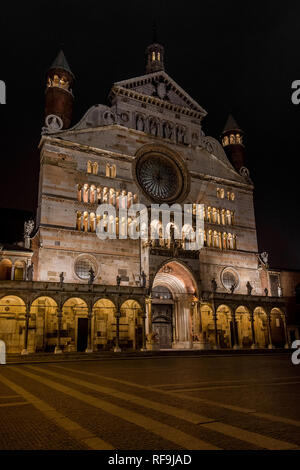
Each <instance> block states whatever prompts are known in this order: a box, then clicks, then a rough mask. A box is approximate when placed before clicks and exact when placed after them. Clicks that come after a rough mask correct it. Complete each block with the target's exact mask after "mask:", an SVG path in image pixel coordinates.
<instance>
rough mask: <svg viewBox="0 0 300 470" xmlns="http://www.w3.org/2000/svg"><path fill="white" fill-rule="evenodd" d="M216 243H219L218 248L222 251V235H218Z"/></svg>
mask: <svg viewBox="0 0 300 470" xmlns="http://www.w3.org/2000/svg"><path fill="white" fill-rule="evenodd" d="M218 242H219V248H220V250H222V233H221V232H219V233H218Z"/></svg>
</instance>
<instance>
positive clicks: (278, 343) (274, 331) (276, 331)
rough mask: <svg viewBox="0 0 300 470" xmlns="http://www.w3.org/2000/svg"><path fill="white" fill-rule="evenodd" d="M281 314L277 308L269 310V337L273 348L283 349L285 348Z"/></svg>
mask: <svg viewBox="0 0 300 470" xmlns="http://www.w3.org/2000/svg"><path fill="white" fill-rule="evenodd" d="M282 317H283V313H282V312H281V310H279V308H273V309H272V310H271V324H270V326H271V335H272V343H273V346H275V348H284V346H285V343H286V341H285V331H284V323H283V318H282Z"/></svg>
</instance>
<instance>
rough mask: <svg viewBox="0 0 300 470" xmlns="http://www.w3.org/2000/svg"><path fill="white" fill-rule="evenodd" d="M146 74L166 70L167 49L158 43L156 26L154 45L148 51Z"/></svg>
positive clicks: (154, 28)
mask: <svg viewBox="0 0 300 470" xmlns="http://www.w3.org/2000/svg"><path fill="white" fill-rule="evenodd" d="M145 53H146V73H153V72H159V71H160V70H165V65H164V55H165V48H164V46H162V45H161V44H159V42H158V41H157V31H156V25H155V24H154V25H153V32H152V44H150V46H148V47H147V49H146V52H145Z"/></svg>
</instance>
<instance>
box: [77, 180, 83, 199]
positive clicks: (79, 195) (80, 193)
mask: <svg viewBox="0 0 300 470" xmlns="http://www.w3.org/2000/svg"><path fill="white" fill-rule="evenodd" d="M77 199H78V201H79V202H81V200H82V185H81V184H79V185H78V186H77Z"/></svg>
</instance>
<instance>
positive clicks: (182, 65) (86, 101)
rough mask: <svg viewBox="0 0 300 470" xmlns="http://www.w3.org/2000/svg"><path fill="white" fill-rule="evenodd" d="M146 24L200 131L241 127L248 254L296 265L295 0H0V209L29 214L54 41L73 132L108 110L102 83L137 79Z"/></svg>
mask: <svg viewBox="0 0 300 470" xmlns="http://www.w3.org/2000/svg"><path fill="white" fill-rule="evenodd" d="M154 18H156V22H157V28H158V39H159V42H161V43H162V44H163V45H164V46H165V49H166V52H165V66H166V72H167V73H168V74H169V75H170V76H171V77H172V78H173V79H174V80H175V81H176V82H177V83H178V84H179V85H180V86H181V87H182V88H183V89H184V90H186V91H187V92H188V93H189V94H190V95H191V96H192V97H193V98H194V99H195V100H196V101H198V102H199V104H200V105H201V106H203V107H204V109H206V111H207V112H208V116H207V117H206V118H205V119H204V122H203V128H204V131H205V133H206V134H208V135H212V136H214V137H217V138H218V137H219V135H220V133H221V131H222V129H223V127H224V124H225V121H226V119H227V116H228V114H229V113H232V114H233V115H234V117H235V119H236V120H237V122H238V123H239V125H240V127H241V128H242V129H243V130H244V131H245V134H246V137H245V144H246V150H247V167H248V168H249V170H250V174H251V177H252V180H253V181H254V184H255V208H256V222H257V231H258V242H259V250H260V251H268V252H269V254H270V257H269V261H270V264H271V266H273V267H282V268H294V269H300V250H299V247H298V244H299V231H300V230H299V228H300V217H299V196H298V194H299V190H300V189H299V174H298V166H299V165H298V160H299V159H300V150H299V147H300V105H299V106H295V105H293V104H292V102H291V94H292V90H291V83H292V82H293V81H294V80H297V79H300V52H299V47H298V45H299V43H300V28H299V18H300V3H299V2H297V1H291V0H289V1H288V2H285V3H283V2H280V3H278V4H276V3H275V2H274V1H265V0H261V1H251V2H241V1H226V2H224V1H220V0H219V1H215V0H210V1H209V2H195V1H193V2H191V1H190V2H189V1H185V2H182V1H181V2H177V1H162V0H160V1H156V0H152V1H151V2H143V1H127V2H120V1H117V0H115V1H113V2H103V1H99V0H98V1H95V0H93V1H91V0H85V1H78V0H72V1H60V2H59V1H55V0H52V1H47V2H46V1H39V2H34V1H27V2H17V4H16V3H15V2H5V3H2V4H1V15H0V39H1V42H0V44H1V46H0V48H1V49H0V50H1V68H0V79H1V80H4V81H5V82H6V86H7V104H6V105H2V106H0V136H1V146H0V153H1V157H0V158H1V186H0V208H11V209H22V210H26V211H35V208H36V204H37V193H38V172H39V153H38V150H37V145H38V142H39V139H40V131H41V127H42V125H43V110H44V91H45V75H46V71H47V69H48V67H49V66H50V65H51V63H52V62H53V60H54V58H55V56H56V55H57V53H58V51H59V49H60V46H61V44H63V49H64V52H65V54H66V57H67V60H68V62H69V64H70V66H71V69H72V71H73V73H74V74H75V76H76V83H75V86H74V94H75V109H74V119H73V124H75V123H76V122H77V121H78V120H79V119H80V118H81V117H82V115H83V114H84V113H85V112H86V111H87V109H88V108H89V107H90V106H92V105H94V104H97V103H103V104H108V102H107V95H108V93H109V90H110V87H111V85H112V84H113V82H115V81H119V80H123V79H127V78H131V77H135V76H139V75H143V74H144V70H145V64H144V50H145V48H146V46H147V45H149V44H150V43H151V39H152V23H153V19H154ZM2 223H3V218H2ZM0 240H1V232H0Z"/></svg>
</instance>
